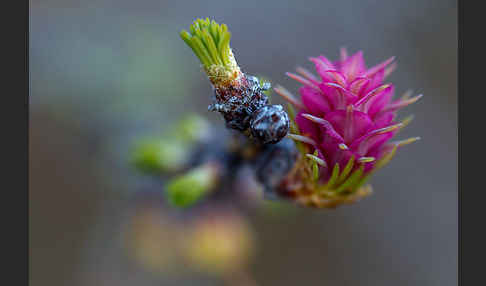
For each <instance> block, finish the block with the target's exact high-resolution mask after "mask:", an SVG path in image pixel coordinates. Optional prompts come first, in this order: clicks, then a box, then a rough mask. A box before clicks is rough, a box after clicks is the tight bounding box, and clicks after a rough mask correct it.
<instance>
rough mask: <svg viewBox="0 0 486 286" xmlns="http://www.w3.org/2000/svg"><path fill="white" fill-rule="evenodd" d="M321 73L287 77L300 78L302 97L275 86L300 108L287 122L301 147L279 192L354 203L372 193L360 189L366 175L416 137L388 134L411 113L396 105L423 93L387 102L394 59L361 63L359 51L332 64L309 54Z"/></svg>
mask: <svg viewBox="0 0 486 286" xmlns="http://www.w3.org/2000/svg"><path fill="white" fill-rule="evenodd" d="M310 60H311V61H312V62H313V63H314V64H315V68H316V71H317V73H318V75H319V78H318V77H316V76H314V75H313V74H311V73H310V72H308V71H307V70H305V69H303V68H298V69H297V72H298V74H299V75H297V74H292V73H287V75H288V76H289V77H291V78H293V79H295V80H297V81H298V82H300V83H302V84H303V85H302V87H300V89H299V93H300V95H301V96H300V99H298V98H296V97H295V96H293V95H292V94H290V93H289V92H288V91H287V90H285V89H284V88H282V87H277V88H275V91H276V92H277V93H279V94H280V95H282V96H283V97H284V98H285V99H287V100H288V101H289V102H290V103H292V104H293V105H294V106H295V107H296V108H297V109H298V112H297V114H296V115H295V118H294V121H293V122H292V124H293V126H292V129H293V134H291V135H289V136H290V137H291V138H292V139H294V140H295V141H296V142H297V144H298V145H299V148H300V150H301V152H302V155H301V156H300V157H301V158H300V159H299V160H298V162H297V164H296V165H295V167H294V169H293V170H292V171H291V173H290V174H289V175H288V176H287V178H286V179H285V180H284V181H283V182H282V184H281V185H280V188H279V192H280V193H281V194H284V195H289V196H291V197H293V198H294V199H295V200H296V201H298V202H300V203H302V204H305V205H312V206H316V207H334V206H336V205H338V204H341V203H346V202H353V201H355V200H357V199H359V198H361V197H363V196H365V195H368V194H369V193H370V192H371V188H370V187H369V186H367V187H364V188H363V187H361V186H362V185H363V184H364V183H365V181H366V179H367V178H368V177H369V175H370V174H371V173H373V172H374V171H375V170H377V169H378V168H380V167H382V166H383V165H384V164H386V163H387V162H388V161H389V160H390V159H391V157H392V156H393V155H394V153H395V151H396V149H397V148H399V147H401V146H403V145H405V144H408V143H411V142H413V141H415V140H417V139H419V138H410V139H407V140H403V141H398V142H390V139H391V138H392V137H393V136H394V135H395V134H396V133H397V132H398V131H399V130H400V129H401V128H403V127H404V126H405V125H406V124H407V123H409V122H410V120H411V118H407V119H405V120H403V121H402V122H398V121H396V115H397V114H396V113H397V111H398V110H399V109H400V108H402V107H405V106H407V105H409V104H411V103H414V102H415V101H417V100H418V99H419V98H420V97H421V95H418V96H415V97H411V98H410V94H409V93H406V94H405V95H404V96H403V97H402V98H400V99H398V100H392V97H393V93H394V87H393V85H392V84H384V79H385V78H386V76H387V75H388V74H389V73H390V72H391V71H392V70H393V69H394V67H395V65H394V64H392V62H393V60H394V58H390V59H388V60H386V61H385V62H383V63H381V64H378V65H376V66H374V67H372V68H369V69H367V68H366V66H365V63H364V60H363V54H362V52H357V53H356V54H354V55H352V56H350V57H348V56H347V52H346V50H344V49H342V50H341V59H340V60H339V61H336V62H331V61H330V60H328V59H327V58H326V57H324V56H319V57H316V58H310Z"/></svg>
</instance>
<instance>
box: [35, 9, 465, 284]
mask: <svg viewBox="0 0 486 286" xmlns="http://www.w3.org/2000/svg"><path fill="white" fill-rule="evenodd" d="M30 7H31V8H30V77H31V86H30V92H31V94H30V134H29V136H30V137H29V141H30V142H29V143H30V146H29V149H30V150H29V151H30V166H29V169H30V170H29V177H30V184H29V185H30V190H29V192H30V195H29V196H30V202H29V206H30V282H31V285H36V286H37V285H39V286H40V285H46V286H47V285H49V286H55V285H70V286H75V285H105V286H110V285H117V286H123V285H220V281H218V279H215V278H214V277H209V276H207V275H201V274H195V273H190V274H186V275H169V274H167V275H166V274H162V275H158V274H154V273H153V272H149V271H146V269H144V268H143V267H140V266H139V265H137V264H136V263H134V262H133V261H132V259H131V258H130V256H129V255H127V251H126V250H125V246H124V244H123V243H122V239H121V237H122V236H123V229H124V227H125V226H126V224H127V220H128V217H129V214H130V213H131V212H132V211H133V209H135V208H137V207H138V204H139V200H136V199H134V198H138V197H139V196H138V195H137V194H136V193H137V191H140V190H142V189H152V190H155V191H158V190H159V189H160V185H161V184H160V182H159V183H158V182H153V180H150V179H147V178H145V177H143V176H141V175H140V174H138V173H137V172H135V171H134V170H133V169H131V167H130V165H129V161H128V160H129V158H128V156H129V153H130V152H129V151H130V148H131V146H132V143H133V140H135V139H136V138H139V136H144V135H151V134H154V133H157V132H162V131H164V130H166V129H167V127H168V126H170V125H171V124H173V123H174V122H175V121H177V120H178V119H180V118H182V116H183V115H184V114H185V113H187V112H197V113H199V114H201V115H203V116H205V117H207V118H209V119H211V120H212V121H214V122H215V124H222V121H221V120H220V118H219V117H218V116H217V115H215V114H211V113H209V112H207V111H206V106H207V104H208V103H209V102H210V94H211V88H210V86H209V84H208V82H207V80H206V78H205V77H204V74H203V73H202V72H201V70H199V69H198V62H197V59H196V57H195V56H194V55H193V54H192V52H191V51H190V49H189V48H188V47H186V46H185V44H184V43H183V41H182V40H180V38H179V31H180V30H181V29H183V28H184V29H187V28H188V26H189V25H190V24H191V23H192V21H193V19H194V18H196V17H212V18H214V19H216V20H217V21H219V22H224V23H226V24H227V25H228V26H229V28H230V30H231V31H232V34H233V37H232V40H231V46H232V47H233V50H234V53H235V55H236V58H237V60H238V62H239V64H240V65H241V66H242V68H243V69H244V71H246V72H248V73H250V74H255V75H263V76H265V77H266V78H268V79H270V80H271V82H272V83H273V84H274V85H275V84H277V83H279V84H282V85H284V86H286V87H287V88H288V89H289V90H292V91H294V92H296V91H297V87H298V85H297V84H296V83H295V82H294V81H293V80H290V79H288V78H287V77H286V76H285V74H284V73H285V72H286V71H293V70H294V69H295V67H296V66H297V65H303V66H304V67H308V68H312V65H311V64H310V62H309V61H308V60H307V58H308V57H309V56H316V55H319V54H325V55H326V56H328V57H329V58H333V59H336V58H337V56H338V50H339V48H340V47H342V46H346V47H347V48H348V50H349V52H356V51H357V50H363V52H364V55H365V59H366V61H367V64H368V66H371V65H374V64H376V63H378V62H380V61H382V60H384V59H386V58H388V57H390V56H396V57H397V63H398V68H397V70H396V71H395V72H394V73H393V74H392V75H391V77H390V78H389V80H390V81H391V82H393V83H394V84H395V85H396V91H397V93H398V94H401V93H402V92H404V91H406V90H407V89H409V88H412V89H413V90H414V92H415V93H416V94H418V93H423V94H424V95H425V96H424V98H423V99H421V100H420V101H419V102H418V103H416V104H414V105H412V106H411V107H408V108H406V109H405V110H404V111H403V112H401V113H400V115H401V116H402V117H404V116H406V115H408V114H412V113H413V114H414V115H415V120H414V121H413V122H412V123H411V124H410V125H409V126H408V127H407V128H406V129H405V130H404V131H403V132H402V133H401V134H400V137H401V138H407V137H410V136H420V137H422V140H421V141H419V142H418V143H414V144H412V145H410V146H407V147H406V148H404V149H403V151H402V152H400V153H399V154H398V155H397V156H396V157H395V159H394V160H393V161H392V163H391V164H390V165H389V166H387V167H386V168H385V169H383V170H382V171H381V172H379V173H378V174H377V175H376V176H375V177H374V178H373V179H372V180H371V183H372V185H373V187H374V191H375V192H374V194H373V195H372V196H371V197H369V198H366V199H365V200H363V201H362V202H360V203H358V204H355V205H351V206H344V207H341V208H338V209H336V210H320V211H319V210H310V209H301V208H298V209H296V210H295V213H293V214H291V215H283V216H269V215H265V214H262V213H258V212H256V213H254V214H250V216H249V220H250V221H251V223H252V227H253V228H254V231H255V236H256V239H257V242H258V244H257V249H258V251H257V254H256V256H255V257H254V258H253V259H252V261H251V265H250V266H249V268H250V271H251V274H252V275H253V276H254V278H255V280H256V281H257V282H258V284H259V285H340V286H345V285H374V286H378V285H440V286H446V285H456V283H457V267H458V263H457V237H458V233H457V228H458V225H457V25H456V22H457V3H456V2H455V1H440V0H429V1H420V0H412V1H398V0H393V1H371V0H370V1H349V0H344V1H305V2H303V1H294V2H287V1H275V0H274V1H254V0H246V1H193V2H188V1H157V0H139V1H126V0H116V1H115V0H85V1H73V0H62V1H61V0H38V1H30ZM272 100H273V101H275V102H279V101H280V99H279V98H277V96H276V95H275V96H272ZM280 102H281V101H280ZM158 195H159V196H160V197H161V196H162V194H161V193H160V194H158ZM156 197H157V196H156ZM142 199H143V198H142ZM182 267H183V266H182Z"/></svg>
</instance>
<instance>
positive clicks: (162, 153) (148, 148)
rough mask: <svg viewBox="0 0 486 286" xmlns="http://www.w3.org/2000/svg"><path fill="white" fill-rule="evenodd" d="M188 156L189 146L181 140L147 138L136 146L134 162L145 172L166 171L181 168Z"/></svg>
mask: <svg viewBox="0 0 486 286" xmlns="http://www.w3.org/2000/svg"><path fill="white" fill-rule="evenodd" d="M187 157H188V153H187V146H186V144H184V143H183V142H180V140H176V139H164V138H161V139H160V138H159V139H147V140H144V141H143V142H141V143H139V144H138V146H137V147H136V148H135V151H134V154H133V163H134V164H135V166H136V167H137V168H139V169H141V170H142V171H145V172H166V171H174V170H177V169H178V168H180V167H181V166H182V165H183V164H184V163H185V162H186V161H187V159H188V158H187Z"/></svg>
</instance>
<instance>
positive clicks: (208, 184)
mask: <svg viewBox="0 0 486 286" xmlns="http://www.w3.org/2000/svg"><path fill="white" fill-rule="evenodd" d="M217 180H218V168H217V166H215V165H214V164H211V163H208V164H205V165H202V166H200V167H197V168H194V169H192V170H190V171H188V172H187V173H185V174H183V175H180V176H178V177H176V178H174V179H172V180H170V181H169V183H168V184H167V198H168V201H169V203H171V204H172V205H174V206H177V207H188V206H191V205H193V204H194V203H196V202H197V201H198V200H200V199H202V198H203V197H205V196H206V195H207V194H208V193H209V192H210V191H212V190H213V188H214V187H215V185H216V182H217Z"/></svg>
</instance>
